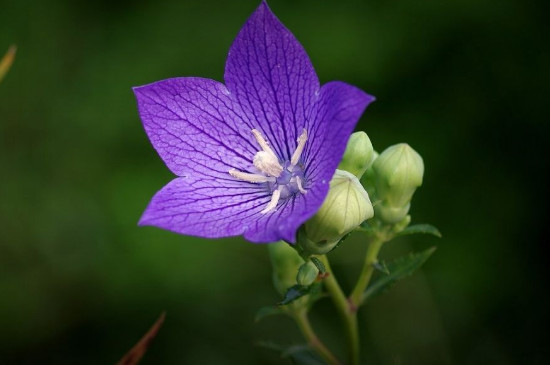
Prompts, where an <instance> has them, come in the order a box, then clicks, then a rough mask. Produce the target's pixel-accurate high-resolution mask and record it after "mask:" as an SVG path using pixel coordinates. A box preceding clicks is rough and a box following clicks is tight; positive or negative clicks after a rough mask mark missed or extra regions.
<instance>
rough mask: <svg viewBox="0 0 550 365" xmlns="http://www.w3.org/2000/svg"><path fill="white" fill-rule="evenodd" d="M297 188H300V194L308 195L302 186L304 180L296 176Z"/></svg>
mask: <svg viewBox="0 0 550 365" xmlns="http://www.w3.org/2000/svg"><path fill="white" fill-rule="evenodd" d="M296 186H297V187H298V190H299V191H300V193H302V194H305V193H307V191H306V190H305V189H304V187H303V186H302V179H300V177H299V176H296Z"/></svg>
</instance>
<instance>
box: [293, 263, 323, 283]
mask: <svg viewBox="0 0 550 365" xmlns="http://www.w3.org/2000/svg"><path fill="white" fill-rule="evenodd" d="M317 275H319V269H318V268H317V266H315V264H314V263H313V262H311V261H308V262H305V263H304V264H303V265H302V266H300V269H299V270H298V275H296V281H297V282H298V284H300V285H311V284H313V282H314V281H315V279H317Z"/></svg>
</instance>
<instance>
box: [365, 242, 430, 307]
mask: <svg viewBox="0 0 550 365" xmlns="http://www.w3.org/2000/svg"><path fill="white" fill-rule="evenodd" d="M435 249H436V248H435V247H431V248H429V249H427V250H426V251H422V252H420V253H412V254H410V255H408V256H403V257H400V258H398V259H396V260H394V261H392V262H390V263H388V264H386V267H387V269H388V271H389V274H388V275H384V276H381V277H379V278H378V280H376V281H374V282H373V283H372V284H371V285H370V286H369V287H368V288H367V290H366V291H365V292H364V293H363V297H362V298H361V304H364V303H365V302H366V301H367V300H369V299H371V298H372V297H374V296H376V295H378V294H380V293H382V292H384V291H385V290H387V289H389V288H390V287H391V286H392V285H393V284H395V283H396V282H397V281H398V280H401V279H403V278H406V277H407V276H410V275H412V274H413V273H414V272H415V271H416V270H418V269H419V268H420V267H421V266H422V264H424V263H425V262H426V260H428V258H429V257H430V256H431V255H432V254H433V253H434V251H435Z"/></svg>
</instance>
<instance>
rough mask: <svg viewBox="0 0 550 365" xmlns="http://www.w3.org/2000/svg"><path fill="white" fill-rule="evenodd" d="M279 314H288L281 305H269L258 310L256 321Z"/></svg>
mask: <svg viewBox="0 0 550 365" xmlns="http://www.w3.org/2000/svg"><path fill="white" fill-rule="evenodd" d="M277 314H286V311H285V310H284V309H283V308H281V307H276V306H273V305H268V306H265V307H262V308H260V309H259V310H258V311H257V312H256V316H255V317H254V321H255V322H259V321H261V320H262V319H264V318H265V317H269V316H275V315H277Z"/></svg>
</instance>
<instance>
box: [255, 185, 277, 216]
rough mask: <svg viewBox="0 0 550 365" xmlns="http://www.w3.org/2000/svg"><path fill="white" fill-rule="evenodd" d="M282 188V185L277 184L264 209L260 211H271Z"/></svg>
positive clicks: (263, 212)
mask: <svg viewBox="0 0 550 365" xmlns="http://www.w3.org/2000/svg"><path fill="white" fill-rule="evenodd" d="M282 190H283V186H282V185H281V186H279V187H278V188H277V190H275V191H274V192H273V195H272V196H271V201H270V202H269V203H268V204H267V206H266V207H265V209H264V210H262V211H261V212H260V213H262V214H265V213H267V212H270V211H272V210H273V209H275V207H276V206H277V203H278V202H279V198H280V197H281V191H282Z"/></svg>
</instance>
